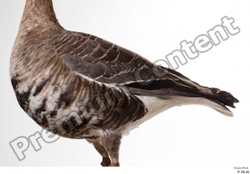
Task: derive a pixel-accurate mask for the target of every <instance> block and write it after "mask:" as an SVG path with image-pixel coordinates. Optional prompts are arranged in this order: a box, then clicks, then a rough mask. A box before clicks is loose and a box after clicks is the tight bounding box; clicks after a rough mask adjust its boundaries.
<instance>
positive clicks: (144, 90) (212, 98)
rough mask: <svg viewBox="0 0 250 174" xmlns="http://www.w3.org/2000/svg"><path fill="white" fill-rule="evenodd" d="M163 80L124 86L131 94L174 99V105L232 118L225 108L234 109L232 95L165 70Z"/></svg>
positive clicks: (236, 100) (235, 101)
mask: <svg viewBox="0 0 250 174" xmlns="http://www.w3.org/2000/svg"><path fill="white" fill-rule="evenodd" d="M167 70H168V74H167V75H166V77H165V79H159V80H153V81H152V82H151V83H149V84H148V82H146V83H145V84H144V83H143V82H142V83H140V84H139V83H131V84H127V85H126V86H127V87H128V89H129V90H130V92H131V93H133V94H136V95H144V96H157V97H159V98H162V99H169V97H171V98H172V99H173V98H175V99H176V101H177V100H178V101H177V102H176V103H178V104H180V105H182V104H200V105H205V106H208V107H210V108H213V109H215V110H216V111H218V112H220V113H222V114H224V115H226V116H230V117H232V116H233V113H232V112H231V111H230V110H229V109H228V108H227V106H229V107H232V108H235V106H234V103H238V102H239V100H238V99H236V98H235V97H234V96H233V95H232V94H230V93H229V92H226V91H222V90H220V89H218V88H209V87H204V86H201V85H199V84H198V83H196V82H194V81H192V80H190V79H188V78H187V77H185V76H183V75H182V74H181V73H178V72H176V71H174V70H171V69H167Z"/></svg>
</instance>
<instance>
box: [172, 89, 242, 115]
mask: <svg viewBox="0 0 250 174" xmlns="http://www.w3.org/2000/svg"><path fill="white" fill-rule="evenodd" d="M169 90H170V93H171V95H173V96H182V97H183V96H185V97H186V98H187V102H186V103H184V104H200V105H205V106H208V107H210V108H212V109H215V110H216V111H218V112H220V113H222V114H223V115H226V116H229V117H232V116H233V113H232V112H231V111H230V110H229V109H228V108H227V106H229V107H232V108H235V106H234V103H238V102H239V100H238V99H237V98H235V97H234V96H233V95H232V94H231V93H229V92H226V91H221V90H220V89H218V88H208V87H201V86H200V88H199V91H190V90H183V89H182V90H180V89H169Z"/></svg>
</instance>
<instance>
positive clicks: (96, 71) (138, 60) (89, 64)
mask: <svg viewBox="0 0 250 174" xmlns="http://www.w3.org/2000/svg"><path fill="white" fill-rule="evenodd" d="M58 40H59V41H58V42H57V43H56V49H57V52H58V54H59V56H61V57H62V58H63V60H64V61H65V63H66V64H67V65H68V66H69V67H70V68H71V69H72V71H76V72H78V73H80V74H83V75H85V76H87V77H89V78H91V79H93V80H96V81H99V82H103V83H108V84H119V83H129V82H134V81H135V80H136V79H135V71H136V70H137V68H139V67H144V66H145V67H146V66H148V65H149V64H151V63H150V62H149V61H147V60H146V59H144V58H143V57H141V56H139V55H138V54H136V53H134V52H131V51H129V50H126V49H124V48H122V47H119V46H117V45H115V44H113V43H110V42H108V41H105V40H103V39H101V38H98V37H95V36H92V35H88V34H84V33H77V32H66V33H65V35H63V36H62V38H59V39H58Z"/></svg>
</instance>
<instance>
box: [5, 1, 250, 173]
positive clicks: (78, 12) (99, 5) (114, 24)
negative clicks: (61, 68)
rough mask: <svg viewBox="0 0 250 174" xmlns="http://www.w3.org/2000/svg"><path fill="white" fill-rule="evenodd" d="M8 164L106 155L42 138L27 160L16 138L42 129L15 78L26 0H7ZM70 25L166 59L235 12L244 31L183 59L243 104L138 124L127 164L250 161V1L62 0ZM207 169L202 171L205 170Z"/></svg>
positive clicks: (126, 146) (125, 144)
mask: <svg viewBox="0 0 250 174" xmlns="http://www.w3.org/2000/svg"><path fill="white" fill-rule="evenodd" d="M0 2H1V3H0V25H1V27H0V34H1V40H0V44H1V45H0V48H1V64H0V66H1V68H0V76H1V83H0V92H1V95H0V96H1V97H0V107H1V116H0V118H1V122H0V135H1V143H0V154H1V155H0V165H1V166H92V167H94V166H99V163H100V162H101V156H100V155H99V154H98V153H97V152H96V151H95V150H94V148H93V147H92V145H90V144H88V143H87V142H86V141H85V140H71V139H65V138H60V139H59V140H58V141H56V142H55V143H53V144H47V143H44V142H42V141H41V139H40V143H41V146H42V150H40V151H38V152H35V151H34V149H33V147H32V146H30V148H29V149H28V150H27V151H26V152H25V155H26V159H25V160H23V161H21V162H20V161H19V160H18V159H17V158H16V156H15V154H14V152H13V151H12V149H11V148H10V146H9V142H10V141H12V140H14V139H15V138H17V137H19V136H25V137H28V136H30V135H32V134H34V133H36V132H37V131H41V128H40V127H39V126H38V125H36V123H35V122H34V121H33V120H31V119H30V118H29V117H28V116H27V115H26V114H25V113H24V112H23V111H22V109H21V108H20V107H19V105H18V103H17V101H16V98H15V96H14V92H13V90H12V86H11V83H10V79H9V69H8V67H9V58H10V53H11V48H12V45H13V42H14V40H15V37H16V34H17V31H18V27H19V23H20V19H21V15H22V11H23V8H24V5H25V0H8V1H7V0H0ZM54 7H55V11H56V13H57V17H58V19H59V22H60V23H61V25H62V26H63V27H64V28H65V29H69V30H74V31H81V32H85V33H90V34H93V35H96V36H99V37H102V38H104V39H106V40H109V41H111V42H114V43H116V44H118V45H120V46H123V47H125V48H128V49H130V50H132V51H135V52H137V53H139V54H141V55H142V56H144V57H146V58H147V59H149V60H151V61H156V60H158V59H164V58H165V56H166V55H167V54H169V53H171V52H172V51H173V50H175V49H180V42H181V41H183V40H187V41H193V40H194V39H195V38H196V37H197V36H199V35H200V34H206V32H207V31H208V30H210V29H212V28H213V27H214V26H216V25H220V24H221V18H222V17H224V16H228V17H233V18H234V19H235V24H234V25H235V27H239V28H240V29H241V32H240V33H239V34H237V35H235V36H229V39H228V40H226V41H223V42H221V43H220V44H219V45H218V46H214V47H213V48H212V49H211V50H210V51H208V52H206V53H202V54H200V55H199V57H197V58H196V59H194V60H188V63H187V64H186V65H184V66H181V67H180V68H179V69H178V71H179V72H181V73H183V74H184V75H186V76H187V77H189V78H191V79H192V80H194V81H196V82H198V83H199V84H202V85H205V86H210V87H218V88H220V89H223V90H226V91H229V92H231V93H232V94H233V95H234V96H236V97H237V98H238V99H239V100H240V103H239V104H236V107H237V109H232V111H233V112H234V117H233V118H229V117H225V116H223V115H221V114H220V113H218V112H216V111H214V110H212V109H210V108H206V107H203V106H182V107H175V108H173V109H170V110H168V111H166V112H164V113H162V114H160V115H158V116H156V117H154V118H153V119H151V120H149V121H148V122H146V123H144V124H143V125H141V126H140V128H139V129H135V130H133V131H132V132H131V133H130V135H129V136H127V137H124V138H123V140H122V145H121V150H120V163H121V166H141V167H149V166H154V167H166V169H172V170H173V171H175V170H179V169H189V168H192V171H193V172H194V171H196V170H198V169H201V168H205V169H215V171H216V170H225V171H226V170H227V171H229V172H232V173H237V171H236V170H234V169H233V168H234V167H250V150H249V148H250V141H249V137H250V136H249V134H250V111H249V96H250V91H249V85H250V82H249V80H250V79H249V73H250V68H249V63H250V61H249V60H250V57H249V39H250V20H249V16H250V10H249V7H250V1H249V0H241V1H232V0H227V1H222V0H216V1H215V0H214V1H202V0H188V1H184V0H183V1H179V0H175V1H169V0H133V1H132V0H119V1H118V0H91V1H90V0H88V1H87V0H54ZM206 171H207V170H204V171H203V172H201V173H205V172H206Z"/></svg>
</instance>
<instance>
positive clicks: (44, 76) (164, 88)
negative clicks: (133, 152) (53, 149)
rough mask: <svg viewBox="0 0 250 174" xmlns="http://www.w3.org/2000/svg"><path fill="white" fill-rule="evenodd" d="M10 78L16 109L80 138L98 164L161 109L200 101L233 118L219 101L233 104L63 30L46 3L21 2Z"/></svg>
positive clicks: (115, 161) (115, 162)
mask: <svg viewBox="0 0 250 174" xmlns="http://www.w3.org/2000/svg"><path fill="white" fill-rule="evenodd" d="M10 76H11V82H12V85H13V88H14V90H15V93H16V97H17V100H18V102H19V104H20V106H21V107H22V108H23V110H24V111H25V112H26V113H27V114H28V115H29V116H30V117H31V118H32V119H33V120H34V121H35V122H36V123H37V124H39V125H40V126H41V127H43V128H44V129H46V130H49V131H51V132H53V133H54V134H58V135H60V136H63V137H68V138H74V139H82V138H84V139H86V140H87V141H88V142H90V143H92V144H93V145H94V147H95V148H96V150H97V151H98V152H99V153H100V154H101V155H102V157H103V162H102V163H101V164H102V165H103V166H119V146H120V142H121V138H122V135H124V134H127V133H128V132H129V131H130V130H132V129H134V128H135V127H137V126H139V125H140V124H142V123H143V122H144V121H146V120H148V119H150V118H152V117H153V116H155V115H157V114H158V113H160V112H162V111H164V110H166V109H169V108H171V107H174V106H176V105H183V104H203V105H206V106H209V107H211V108H213V109H215V110H217V111H219V112H221V113H223V114H225V115H227V116H232V113H231V111H230V110H228V109H227V107H226V106H225V105H227V106H231V107H234V103H236V102H238V100H237V99H236V98H234V97H233V96H232V95H231V94H230V93H228V92H225V91H220V90H219V89H217V88H208V87H203V86H200V85H199V84H198V83H195V82H193V81H191V80H190V79H188V78H186V77H185V76H183V75H182V74H180V73H178V72H176V71H174V70H171V69H167V68H164V67H159V66H156V65H154V64H153V63H151V62H150V61H148V60H147V59H145V58H143V57H142V56H140V55H138V54H136V53H134V52H131V51H129V50H127V49H124V48H122V47H119V46H117V45H115V44H113V43H111V42H108V41H106V40H103V39H101V38H98V37H96V36H93V35H89V34H84V33H79V32H72V31H67V30H65V29H64V28H63V27H62V26H60V24H59V23H58V20H57V19H56V16H55V13H54V10H53V5H52V0H27V1H26V6H25V10H24V13H23V17H22V21H21V24H20V28H19V32H18V35H17V38H16V41H15V44H14V46H13V50H12V54H11V62H10ZM156 104H157V105H156ZM109 157H110V158H111V160H110V158H109Z"/></svg>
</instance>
